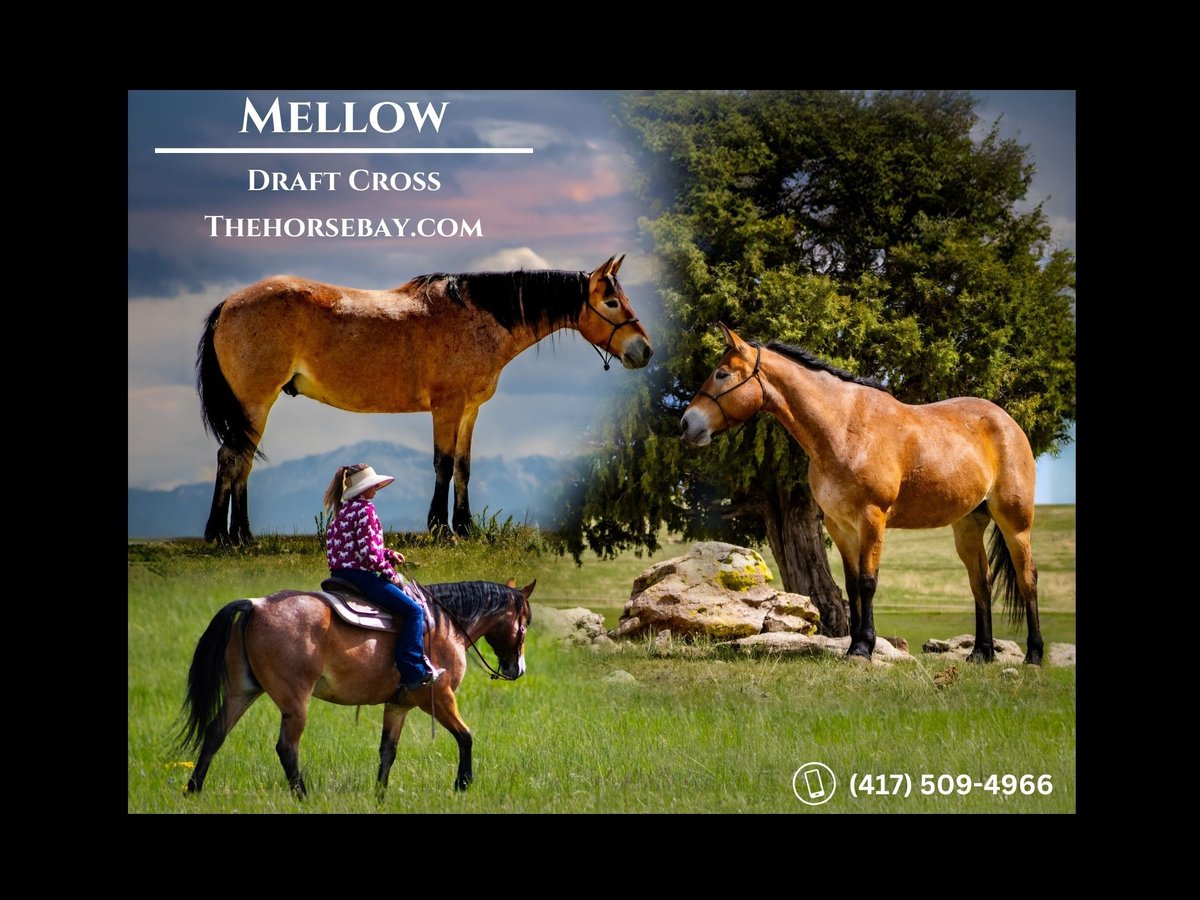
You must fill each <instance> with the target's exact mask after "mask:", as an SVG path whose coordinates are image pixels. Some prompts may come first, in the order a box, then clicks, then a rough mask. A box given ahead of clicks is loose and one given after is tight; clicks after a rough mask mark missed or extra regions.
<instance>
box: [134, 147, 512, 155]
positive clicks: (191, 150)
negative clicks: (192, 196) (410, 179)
mask: <svg viewBox="0 0 1200 900" xmlns="http://www.w3.org/2000/svg"><path fill="white" fill-rule="evenodd" d="M154 152H155V153H186V154H195V153H209V154H212V153H217V154H246V153H258V154H267V155H274V154H282V153H290V154H310V153H311V154H314V155H316V154H321V155H325V154H330V153H336V154H368V153H532V152H533V148H532V147H155V148H154Z"/></svg>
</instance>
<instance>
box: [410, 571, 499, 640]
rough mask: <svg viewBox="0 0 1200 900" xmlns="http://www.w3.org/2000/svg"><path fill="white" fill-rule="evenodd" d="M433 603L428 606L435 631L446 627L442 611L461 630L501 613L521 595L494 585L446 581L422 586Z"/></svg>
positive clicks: (479, 582)
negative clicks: (449, 616)
mask: <svg viewBox="0 0 1200 900" xmlns="http://www.w3.org/2000/svg"><path fill="white" fill-rule="evenodd" d="M422 587H423V588H425V590H426V591H428V593H429V595H430V596H431V597H433V599H434V601H435V602H434V603H431V604H430V608H431V609H432V610H433V616H434V618H435V619H436V620H437V623H436V624H437V627H438V628H439V629H440V628H445V627H447V624H448V623H447V622H445V621H444V620H445V619H446V611H447V610H449V611H450V615H451V616H453V617H454V620H455V621H457V622H458V624H459V625H461V626H462V627H463V628H470V627H471V626H472V625H474V624H475V623H476V622H478V621H479V620H480V619H482V618H484V617H485V616H490V615H491V614H492V613H497V612H503V611H504V610H507V609H508V608H510V607H511V606H512V605H513V602H514V601H515V600H516V598H517V597H519V596H520V595H521V592H520V591H518V590H517V589H516V588H510V587H508V586H507V585H503V584H497V583H496V582H494V581H449V582H446V583H445V584H425V585H422Z"/></svg>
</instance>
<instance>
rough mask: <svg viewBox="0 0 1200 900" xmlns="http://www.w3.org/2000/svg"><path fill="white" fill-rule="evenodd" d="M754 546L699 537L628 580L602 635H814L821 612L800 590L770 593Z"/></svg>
mask: <svg viewBox="0 0 1200 900" xmlns="http://www.w3.org/2000/svg"><path fill="white" fill-rule="evenodd" d="M774 580H775V577H774V575H772V574H771V570H770V569H769V568H767V564H766V563H765V562H764V561H763V558H762V556H761V555H760V554H759V553H758V551H756V550H751V549H749V548H746V547H738V546H735V545H733V544H725V543H720V542H717V541H707V542H704V543H699V544H693V545H692V548H691V550H690V551H689V552H688V553H687V554H685V555H684V556H677V557H675V558H673V559H667V560H663V561H662V562H660V563H655V564H654V565H653V566H651V567H650V568H648V569H646V571H644V572H643V573H642V574H641V575H639V576H638V577H637V579H636V580H635V581H634V583H633V591H632V593H631V595H630V597H629V601H628V602H627V603H626V604H625V611H624V613H622V615H621V620H620V622H619V623H618V624H617V627H616V628H614V629H613V630H612V631H610V632H609V636H610V637H614V638H626V637H635V636H640V635H644V634H657V633H658V632H660V631H663V630H664V629H670V631H671V632H672V634H673V635H675V637H677V638H679V637H695V636H698V635H706V636H708V637H712V638H715V639H717V640H731V639H735V638H742V637H748V636H750V635H756V634H764V633H768V634H774V633H792V634H815V633H816V631H817V624H818V623H819V622H820V619H821V616H820V613H819V612H818V611H817V608H816V606H814V605H813V603H812V601H811V600H809V599H808V598H807V597H805V596H802V595H801V594H789V593H786V592H783V591H779V590H776V589H775V588H773V587H771V586H770V585H769V584H768V583H769V582H772V581H774Z"/></svg>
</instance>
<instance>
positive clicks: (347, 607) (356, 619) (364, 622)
mask: <svg viewBox="0 0 1200 900" xmlns="http://www.w3.org/2000/svg"><path fill="white" fill-rule="evenodd" d="M332 580H335V579H327V581H326V582H323V583H322V585H321V586H322V587H325V586H326V585H327V584H328V581H332ZM337 580H338V581H340V579H337ZM341 583H342V584H347V582H341ZM404 592H405V593H406V594H408V596H410V597H412V599H413V600H415V601H416V602H417V604H418V605H419V606H420V607H421V612H422V613H424V617H425V632H426V633H429V632H430V631H432V630H433V611H432V610H431V609H430V608H429V595H428V594H427V593H426V592H425V589H424V588H422V587H421V586H420V585H419V584H417V583H416V582H415V581H408V582H406V583H405V584H404ZM313 596H315V597H320V598H321V599H322V600H324V601H325V602H326V603H328V604H329V606H330V608H331V609H332V610H333V611H334V612H335V613H337V614H338V616H339V618H341V619H342V620H343V621H345V622H349V623H350V624H351V625H358V626H360V627H362V628H370V629H371V630H372V631H396V630H397V629H396V618H395V616H393V615H392V614H391V613H390V612H388V611H387V610H386V609H380V608H379V607H378V606H376V605H375V604H374V603H372V602H371V601H370V600H368V599H367V598H366V597H364V596H363V595H362V594H358V593H355V594H351V593H349V592H347V591H313Z"/></svg>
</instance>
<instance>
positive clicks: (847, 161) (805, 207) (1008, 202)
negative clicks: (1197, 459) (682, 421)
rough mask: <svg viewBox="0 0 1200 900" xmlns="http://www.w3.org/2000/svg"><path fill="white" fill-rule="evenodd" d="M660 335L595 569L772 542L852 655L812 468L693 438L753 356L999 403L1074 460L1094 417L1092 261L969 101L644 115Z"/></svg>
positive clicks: (832, 97)
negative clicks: (1088, 275) (1077, 436)
mask: <svg viewBox="0 0 1200 900" xmlns="http://www.w3.org/2000/svg"><path fill="white" fill-rule="evenodd" d="M619 117H620V119H621V121H622V122H623V124H624V126H625V128H626V129H627V131H628V135H629V138H630V143H631V145H632V147H633V148H634V154H635V157H636V165H637V170H638V172H639V178H640V180H639V183H638V186H637V190H638V193H639V195H640V197H641V198H642V199H643V200H644V201H645V202H646V204H647V205H648V215H647V216H646V217H645V218H644V219H643V220H642V222H641V224H642V226H643V229H644V231H645V233H646V234H647V235H648V236H649V239H650V240H651V241H652V242H653V250H652V254H653V258H654V259H655V260H656V261H657V263H658V265H657V274H656V278H657V286H658V289H659V291H660V294H661V296H662V298H663V305H664V316H663V327H662V329H661V331H660V332H659V333H656V334H655V335H654V339H655V343H656V355H655V358H654V362H653V364H652V366H651V368H650V369H649V378H648V379H645V380H644V381H642V382H641V384H640V386H639V387H638V388H637V389H635V391H633V392H632V393H627V394H623V395H622V397H621V399H620V405H619V407H617V408H615V409H614V410H613V411H612V415H611V416H610V417H608V418H607V420H606V421H607V422H608V423H609V425H608V426H607V427H604V428H599V429H597V430H596V431H595V432H594V433H593V434H592V435H591V438H592V440H593V452H592V453H591V454H590V455H589V456H587V457H586V458H585V459H584V460H583V461H582V465H581V468H580V471H579V472H578V476H577V478H576V479H575V482H574V485H573V488H574V490H573V491H572V492H569V495H568V497H566V498H565V500H564V510H565V515H566V521H565V525H564V534H565V535H566V537H567V541H568V544H569V546H570V549H571V550H572V551H573V552H574V553H575V554H576V557H577V558H578V557H579V554H580V553H582V552H583V551H584V549H585V548H588V547H590V548H591V549H593V550H595V551H596V552H597V553H599V554H601V555H610V554H613V553H615V552H617V551H619V550H622V549H626V548H630V547H635V548H647V549H650V550H653V549H655V548H656V547H657V536H658V535H659V533H660V531H661V529H662V528H663V527H664V526H665V527H666V528H668V529H671V530H673V531H681V532H682V533H683V534H684V535H685V537H688V538H693V539H694V538H702V537H708V538H711V537H720V538H724V539H727V540H734V541H743V542H744V541H750V542H754V541H760V540H762V539H764V538H765V539H766V540H767V541H768V542H769V543H770V546H771V549H772V551H773V552H774V554H775V558H776V560H777V561H778V564H779V568H780V574H781V576H782V579H783V584H784V586H785V587H786V589H787V590H789V591H795V592H799V593H803V594H808V595H809V596H811V597H812V598H813V600H814V602H815V603H816V604H817V605H818V607H819V608H820V610H821V614H822V620H823V621H822V630H823V631H825V632H826V633H828V634H846V633H847V632H848V619H847V614H846V609H845V601H844V600H843V598H842V595H841V590H840V588H839V586H838V585H837V584H836V583H835V582H834V581H833V578H832V576H831V575H830V571H829V562H828V557H827V554H826V548H827V542H826V541H825V539H824V536H823V532H822V529H821V524H820V510H819V509H818V508H817V507H816V504H815V503H814V502H813V500H812V496H811V494H810V493H809V491H808V487H807V484H806V479H805V473H806V469H807V462H808V461H807V459H806V457H805V456H804V453H803V452H802V451H801V450H800V448H799V446H798V445H797V444H796V443H795V442H794V441H793V440H792V439H791V438H790V436H789V435H788V434H787V433H786V432H785V431H784V430H783V428H782V427H781V426H780V425H779V424H778V423H777V422H776V421H775V420H774V418H772V417H770V416H758V417H756V418H755V419H754V420H752V421H750V422H748V423H747V424H746V425H745V426H743V427H741V428H739V429H736V430H735V431H733V432H732V433H731V434H729V435H728V436H726V437H723V438H718V440H717V441H715V442H714V443H713V444H712V445H711V446H709V447H707V448H704V449H703V450H693V449H689V448H686V447H684V446H683V445H682V444H681V442H680V441H679V439H678V434H679V424H678V423H679V417H680V414H681V413H682V410H683V408H684V407H685V406H686V405H687V403H688V402H689V401H690V400H691V398H692V396H693V394H694V393H695V391H696V390H697V388H699V387H700V385H701V384H702V383H703V382H704V380H705V379H706V378H707V377H708V374H709V372H710V371H711V370H712V369H713V367H714V366H715V365H716V363H717V361H718V359H719V358H720V356H721V353H722V345H723V339H722V337H721V336H720V333H719V330H718V329H717V327H716V324H717V322H718V321H723V322H725V323H726V324H728V325H730V326H731V327H733V328H734V329H736V330H737V331H738V333H739V334H741V335H742V336H743V337H747V338H757V339H759V340H763V341H765V340H769V339H779V340H783V341H787V342H789V343H793V344H799V345H802V346H804V347H807V348H808V349H810V350H812V351H813V352H815V353H817V354H818V355H820V356H823V357H825V358H827V359H829V360H830V361H832V362H834V363H836V364H837V365H839V366H842V367H844V368H846V369H849V370H850V371H852V372H855V373H857V374H861V375H869V376H874V377H876V378H880V379H882V380H884V381H885V382H886V383H887V384H888V385H889V386H890V387H891V389H892V390H893V392H894V393H895V395H896V396H897V397H898V398H899V399H901V400H903V401H905V402H908V403H928V402H932V401H936V400H942V399H945V398H947V397H955V396H962V395H974V396H979V397H986V398H988V399H990V400H993V401H995V402H996V403H998V404H999V405H1000V406H1002V407H1003V408H1004V409H1006V410H1007V411H1008V412H1009V413H1010V414H1011V415H1012V416H1013V417H1014V418H1015V419H1016V420H1017V422H1018V423H1020V425H1021V426H1022V427H1023V428H1024V429H1025V432H1026V433H1027V434H1028V435H1029V438H1030V441H1031V443H1032V445H1033V449H1034V452H1035V453H1041V452H1044V451H1046V450H1050V449H1052V448H1055V447H1056V446H1058V445H1059V444H1061V443H1062V442H1063V441H1064V440H1065V439H1066V438H1067V435H1068V431H1069V428H1070V424H1071V423H1072V422H1073V421H1074V417H1075V319H1074V303H1075V298H1074V279H1075V262H1074V256H1073V254H1072V253H1071V252H1070V251H1068V250H1063V249H1055V248H1054V246H1053V244H1052V243H1051V239H1050V228H1049V225H1048V222H1047V218H1046V215H1045V213H1044V212H1043V209H1042V207H1041V205H1036V206H1032V207H1028V206H1025V207H1023V206H1022V203H1021V201H1023V200H1024V198H1025V196H1026V192H1027V190H1028V188H1029V184H1030V181H1031V179H1032V176H1033V172H1034V166H1033V162H1032V160H1031V159H1030V154H1029V151H1028V148H1026V147H1024V146H1022V145H1020V144H1018V143H1016V142H1014V141H1012V140H1003V139H1001V138H1000V136H999V129H998V124H995V123H994V124H992V125H991V126H990V127H986V126H985V127H984V128H983V129H982V131H977V130H976V129H977V126H978V124H979V123H978V117H977V115H976V113H975V111H974V101H973V98H972V97H971V96H970V95H969V94H966V93H941V92H939V93H880V94H872V95H866V94H858V93H844V92H748V93H747V92H725V93H697V92H669V93H652V94H633V95H626V96H625V97H623V99H622V101H621V107H620V109H619Z"/></svg>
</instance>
